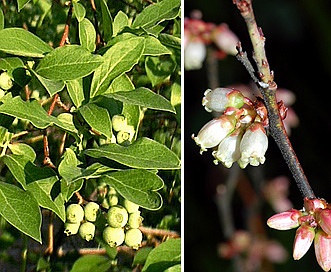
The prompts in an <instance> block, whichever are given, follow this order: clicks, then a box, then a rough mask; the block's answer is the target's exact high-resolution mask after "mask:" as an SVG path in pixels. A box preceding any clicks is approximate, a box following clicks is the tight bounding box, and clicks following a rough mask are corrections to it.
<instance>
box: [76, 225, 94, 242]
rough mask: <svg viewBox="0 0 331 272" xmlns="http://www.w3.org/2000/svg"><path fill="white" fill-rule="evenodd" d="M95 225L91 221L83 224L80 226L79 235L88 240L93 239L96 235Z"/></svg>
mask: <svg viewBox="0 0 331 272" xmlns="http://www.w3.org/2000/svg"><path fill="white" fill-rule="evenodd" d="M94 233H95V225H94V224H93V223H91V222H85V223H83V224H81V226H80V228H79V235H80V236H81V237H82V238H83V239H84V240H86V241H91V240H92V239H93V237H94Z"/></svg>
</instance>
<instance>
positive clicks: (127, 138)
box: [116, 126, 135, 144]
mask: <svg viewBox="0 0 331 272" xmlns="http://www.w3.org/2000/svg"><path fill="white" fill-rule="evenodd" d="M134 133H135V130H134V127H133V126H126V127H124V128H123V129H121V130H120V131H119V132H118V133H117V135H116V140H117V143H118V144H122V143H124V142H131V141H132V139H133V137H134Z"/></svg>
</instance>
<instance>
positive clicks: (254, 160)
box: [238, 122, 268, 168]
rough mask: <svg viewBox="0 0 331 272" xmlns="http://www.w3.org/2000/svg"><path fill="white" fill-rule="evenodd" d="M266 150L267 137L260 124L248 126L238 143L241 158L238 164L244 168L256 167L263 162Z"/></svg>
mask: <svg viewBox="0 0 331 272" xmlns="http://www.w3.org/2000/svg"><path fill="white" fill-rule="evenodd" d="M267 149H268V137H267V135H266V132H265V129H264V127H263V126H262V124H261V123H258V122H255V123H253V124H252V125H250V126H249V127H248V128H247V130H246V132H245V134H244V136H243V138H242V140H241V143H240V152H241V157H240V159H239V160H238V164H239V166H240V167H241V168H245V167H246V166H247V165H248V164H250V165H253V166H258V165H259V164H260V163H261V164H263V163H264V162H265V157H264V155H265V152H266V151H267Z"/></svg>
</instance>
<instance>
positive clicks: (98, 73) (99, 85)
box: [91, 37, 145, 97]
mask: <svg viewBox="0 0 331 272" xmlns="http://www.w3.org/2000/svg"><path fill="white" fill-rule="evenodd" d="M144 46H145V39H144V38H142V37H136V38H132V39H129V40H125V41H122V42H118V43H116V44H115V45H113V46H112V47H111V48H110V49H108V50H107V52H106V53H105V54H104V55H103V57H104V59H105V61H104V63H103V64H102V65H101V66H100V67H98V68H97V69H96V70H95V72H94V76H93V79H92V83H91V97H95V96H97V95H100V94H103V93H105V92H106V91H107V90H108V88H109V86H110V83H111V81H112V80H113V79H115V78H116V77H118V76H120V75H121V74H123V73H125V72H127V71H130V70H131V69H132V67H133V66H134V65H135V64H136V63H137V62H138V61H139V59H140V57H141V56H142V53H143V50H144Z"/></svg>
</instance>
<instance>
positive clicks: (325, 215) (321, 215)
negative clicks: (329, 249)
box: [315, 209, 331, 235]
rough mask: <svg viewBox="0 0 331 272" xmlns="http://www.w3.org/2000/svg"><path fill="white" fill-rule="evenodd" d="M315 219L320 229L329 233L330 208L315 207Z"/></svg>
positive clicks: (330, 224)
mask: <svg viewBox="0 0 331 272" xmlns="http://www.w3.org/2000/svg"><path fill="white" fill-rule="evenodd" d="M315 219H316V221H317V224H318V225H319V226H320V227H321V228H322V230H324V232H325V233H327V234H328V235H331V209H317V210H316V211H315Z"/></svg>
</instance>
